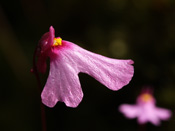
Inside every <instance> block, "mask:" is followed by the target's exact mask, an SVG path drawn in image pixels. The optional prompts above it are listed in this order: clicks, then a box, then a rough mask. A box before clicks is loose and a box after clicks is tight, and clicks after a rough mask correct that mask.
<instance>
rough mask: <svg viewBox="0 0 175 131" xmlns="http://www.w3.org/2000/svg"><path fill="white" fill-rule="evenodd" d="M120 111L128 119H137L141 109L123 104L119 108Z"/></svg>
mask: <svg viewBox="0 0 175 131" xmlns="http://www.w3.org/2000/svg"><path fill="white" fill-rule="evenodd" d="M119 111H120V112H122V113H123V114H124V115H125V116H126V117H127V118H136V117H137V116H138V115H139V113H140V110H139V107H138V106H135V105H129V104H123V105H121V106H120V107H119Z"/></svg>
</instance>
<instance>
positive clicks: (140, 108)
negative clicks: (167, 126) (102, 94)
mask: <svg viewBox="0 0 175 131" xmlns="http://www.w3.org/2000/svg"><path fill="white" fill-rule="evenodd" d="M119 110H120V112H122V113H123V114H124V115H125V116H126V117H127V118H137V121H138V123H139V124H145V123H147V122H151V123H152V124H154V125H156V126H158V125H160V123H161V120H168V119H169V118H170V117H171V111H170V110H167V109H164V108H158V107H156V102H155V98H154V97H153V96H152V93H149V91H148V90H146V92H145V93H144V92H142V93H141V94H140V95H139V96H138V98H137V103H136V104H135V105H129V104H122V105H121V106H120V107H119Z"/></svg>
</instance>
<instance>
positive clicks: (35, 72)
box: [31, 47, 46, 131]
mask: <svg viewBox="0 0 175 131" xmlns="http://www.w3.org/2000/svg"><path fill="white" fill-rule="evenodd" d="M36 53H37V47H36V49H35V52H34V56H33V68H32V69H31V72H32V73H34V75H35V77H36V80H37V86H38V91H39V94H41V92H42V86H41V81H40V78H39V73H38V70H37V66H36V61H35V58H36ZM40 108H41V124H42V131H46V114H45V107H44V105H43V103H42V102H41V97H40Z"/></svg>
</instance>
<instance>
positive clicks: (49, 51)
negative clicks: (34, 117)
mask: <svg viewBox="0 0 175 131" xmlns="http://www.w3.org/2000/svg"><path fill="white" fill-rule="evenodd" d="M37 57H38V62H37V69H38V71H39V72H42V73H44V72H45V71H46V59H47V58H48V57H49V58H50V72H49V76H48V79H47V82H46V84H45V86H44V89H43V91H42V93H41V98H42V102H43V103H44V104H45V105H47V106H49V107H54V106H55V104H56V103H57V102H58V101H62V102H64V103H65V104H66V105H67V106H69V107H77V106H78V104H79V103H80V102H81V100H82V98H83V92H82V89H81V85H80V81H79V77H78V73H80V72H83V73H86V74H88V75H90V76H92V77H94V78H95V79H96V80H98V81H99V82H101V83H102V84H104V85H105V86H107V87H108V88H109V89H111V90H119V89H121V88H122V87H123V86H125V85H127V84H128V83H129V82H130V80H131V78H132V76H133V73H134V69H133V66H132V65H131V64H133V61H132V60H117V59H111V58H107V57H104V56H101V55H98V54H95V53H92V52H89V51H87V50H85V49H83V48H81V47H79V46H78V45H75V44H74V43H72V42H69V41H65V40H62V39H61V38H60V37H57V38H55V31H54V28H53V27H52V26H51V27H50V29H49V32H47V33H45V34H44V35H43V36H42V38H41V40H40V41H39V45H38V51H37Z"/></svg>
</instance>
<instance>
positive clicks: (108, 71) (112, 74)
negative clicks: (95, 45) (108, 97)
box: [68, 42, 134, 90]
mask: <svg viewBox="0 0 175 131" xmlns="http://www.w3.org/2000/svg"><path fill="white" fill-rule="evenodd" d="M68 43H69V44H71V45H73V46H74V48H73V50H74V51H69V52H68V54H69V56H73V58H72V59H73V61H74V62H75V63H76V64H77V65H76V66H77V68H78V69H79V71H80V72H83V73H87V74H89V75H90V76H92V77H94V78H95V79H96V80H98V81H99V82H100V83H102V84H104V85H105V86H106V87H108V88H109V89H111V90H119V89H120V88H122V87H123V86H125V85H127V84H128V83H129V82H130V80H131V78H132V76H133V73H134V69H133V66H132V65H131V64H133V61H132V60H117V59H112V58H107V57H105V56H101V55H98V54H95V53H92V52H90V51H87V50H85V49H83V48H81V47H79V46H77V45H74V44H73V43H70V42H68Z"/></svg>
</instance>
